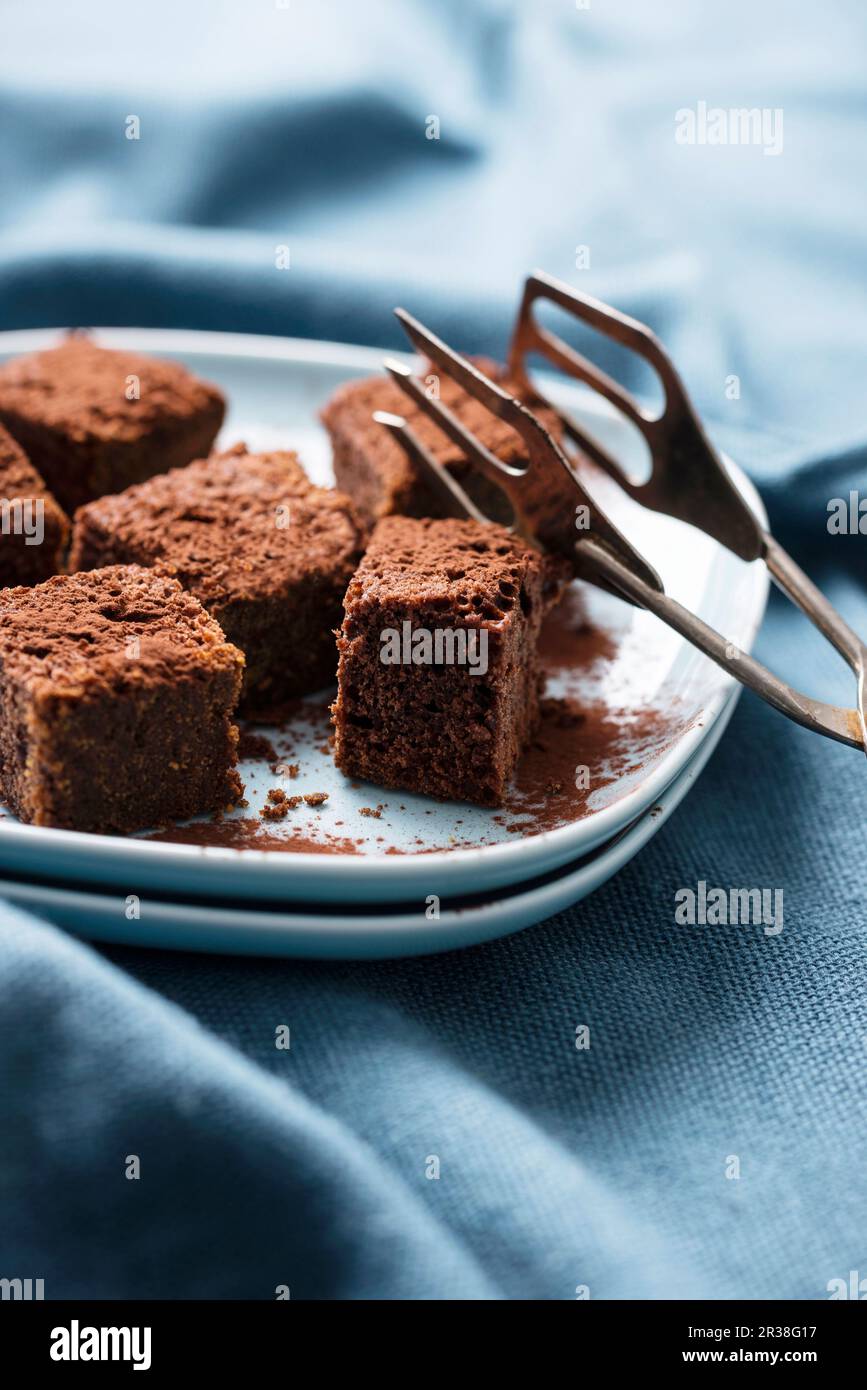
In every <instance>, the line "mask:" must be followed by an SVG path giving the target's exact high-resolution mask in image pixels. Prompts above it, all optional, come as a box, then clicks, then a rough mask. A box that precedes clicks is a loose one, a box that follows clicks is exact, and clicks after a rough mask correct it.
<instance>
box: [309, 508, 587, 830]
mask: <svg viewBox="0 0 867 1390" xmlns="http://www.w3.org/2000/svg"><path fill="white" fill-rule="evenodd" d="M564 578H565V574H564V571H563V570H561V569H560V567H559V562H550V561H548V560H547V559H545V558H543V557H542V556H541V555H540V554H539V553H538V552H537V551H535V550H532V549H530V548H529V547H528V546H527V544H526V542H524V541H522V540H520V539H519V538H517V537H516V536H514V535H513V534H511V533H510V532H508V531H506V530H504V529H503V528H501V527H499V526H484V525H481V524H480V523H478V522H475V521H448V520H430V519H421V520H420V519H416V518H411V517H396V516H395V517H385V518H384V519H383V520H382V521H380V522H379V523H378V525H377V527H376V529H375V531H374V532H373V536H372V538H371V541H370V545H369V547H368V550H367V553H366V555H365V557H364V559H363V560H362V562H361V565H360V567H359V569H358V572H357V574H356V575H355V578H354V579H353V580H352V583H351V584H350V586H349V589H348V590H347V593H346V600H345V610H346V616H345V618H344V621H343V629H342V631H341V634H340V637H339V639H338V647H339V650H340V662H339V665H338V695H337V700H336V702H335V704H334V705H333V707H332V714H333V721H334V727H335V730H336V738H335V760H336V762H337V766H338V767H339V768H341V770H342V771H343V772H345V773H346V774H347V775H349V776H350V777H362V778H365V779H367V780H368V781H371V782H376V783H378V784H379V785H380V786H383V787H396V788H403V789H405V790H407V791H416V792H426V793H428V794H429V795H431V796H437V797H442V798H445V799H447V800H460V801H473V802H478V803H479V804H481V805H483V806H496V805H498V804H500V803H501V802H502V800H503V796H504V794H505V790H506V786H507V783H508V780H509V777H510V776H511V774H512V771H513V770H514V767H515V764H516V762H517V761H518V757H519V756H520V753H521V750H522V748H523V747H524V745H525V743H526V742H527V739H528V738H529V736H530V735H531V733H532V732H533V729H534V727H535V725H536V722H537V717H538V704H539V686H540V683H541V678H540V671H539V666H538V662H537V656H536V644H537V640H538V636H539V628H540V626H541V622H542V618H543V617H544V615H545V613H546V612H547V610H548V608H549V607H550V606H551V604H552V603H553V602H554V601H555V599H556V598H557V597H558V595H559V593H560V591H561V586H562V582H563V579H564ZM438 634H439V637H438ZM462 649H463V650H464V653H465V659H464V660H463V661H462V660H461V656H460V653H461V650H462ZM474 667H475V668H476V670H475V673H474V670H473V668H474Z"/></svg>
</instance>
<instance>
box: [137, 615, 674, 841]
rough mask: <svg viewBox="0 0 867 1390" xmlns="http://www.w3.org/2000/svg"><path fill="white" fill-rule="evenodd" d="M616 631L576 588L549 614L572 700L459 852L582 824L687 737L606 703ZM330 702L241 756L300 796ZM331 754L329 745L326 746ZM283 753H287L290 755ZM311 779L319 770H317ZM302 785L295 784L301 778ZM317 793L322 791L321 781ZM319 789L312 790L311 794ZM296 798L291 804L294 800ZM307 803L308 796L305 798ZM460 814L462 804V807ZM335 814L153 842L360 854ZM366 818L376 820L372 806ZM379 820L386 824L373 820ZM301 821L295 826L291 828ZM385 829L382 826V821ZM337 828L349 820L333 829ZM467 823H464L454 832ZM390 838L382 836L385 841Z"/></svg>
mask: <svg viewBox="0 0 867 1390" xmlns="http://www.w3.org/2000/svg"><path fill="white" fill-rule="evenodd" d="M618 647H619V635H618V633H617V631H616V630H613V631H612V630H609V629H608V628H600V627H598V626H595V625H594V624H593V623H592V622H591V621H590V620H589V619H588V616H587V610H586V605H585V601H584V595H583V591H582V589H581V588H580V587H574V588H572V589H570V590H569V591H568V592H567V594H566V596H565V598H564V599H563V601H562V602H561V603H560V604H559V605H558V607H557V608H556V609H555V610H554V612H553V613H551V614H550V615H549V617H548V618H547V619H546V622H545V624H544V626H543V628H542V634H541V638H540V643H539V654H540V658H541V663H542V667H543V671H544V673H545V675H546V677H547V678H548V680H549V682H552V681H553V682H555V685H557V688H559V689H565V690H566V692H567V693H565V694H558V695H549V696H547V697H546V698H544V699H543V700H542V703H541V711H540V714H541V718H540V725H539V729H538V731H537V733H536V735H535V737H534V739H533V740H532V742H531V744H530V746H529V747H528V748H527V749H526V750H525V752H524V755H523V757H522V759H521V762H520V764H519V766H518V768H517V771H516V774H515V777H514V779H513V783H512V787H511V789H510V792H509V795H508V797H507V800H506V803H505V805H504V806H502V807H501V808H500V809H499V810H498V811H495V812H492V813H490V822H489V823H490V825H491V829H492V830H493V829H494V827H496V828H497V832H498V833H496V834H495V835H494V836H493V837H492V838H491V839H488V838H487V837H484V836H482V837H480V836H479V835H473V834H471V833H469V834H467V835H466V838H460V836H459V835H455V836H453V837H452V838H451V840H450V847H451V848H468V847H476V846H478V845H480V844H485V843H491V842H492V840H493V839H500V840H501V839H502V832H503V831H504V830H505V832H506V833H507V834H510V835H513V834H515V835H517V834H520V835H537V834H539V833H541V832H542V831H545V830H554V829H557V828H558V827H560V826H563V825H568V824H570V823H572V822H574V821H576V820H581V819H583V818H584V817H585V816H588V815H590V814H591V813H592V811H593V810H594V807H595V804H596V803H595V802H594V804H591V800H592V799H593V798H594V797H595V796H596V794H597V793H598V792H600V791H601V790H604V788H605V787H608V786H611V785H612V784H613V783H615V782H619V781H621V780H622V779H625V778H629V777H630V776H635V777H636V779H637V778H638V777H640V775H641V774H642V772H643V770H644V769H646V768H647V766H648V764H650V763H651V762H653V761H655V760H656V759H657V758H659V757H661V756H662V755H663V754H664V753H665V752H667V751H668V749H669V748H670V747H671V745H672V743H673V742H674V741H675V740H676V739H678V738H680V737H682V735H683V733H684V731H685V727H686V723H687V722H688V721H686V720H685V718H684V715H683V712H678V710H677V709H676V708H675V707H673V706H668V707H666V708H665V709H655V708H642V709H618V708H612V706H611V705H610V704H608V703H606V701H605V699H604V690H605V667H606V665H607V664H608V663H610V662H612V661H613V660H614V659H615V658H616V656H617V652H618ZM570 674H571V675H575V676H576V677H577V676H580V677H581V679H582V680H586V678H587V676H588V674H589V675H591V676H592V677H593V679H592V682H591V685H592V688H593V689H594V691H595V690H596V689H598V690H599V692H600V698H597V699H592V700H590V699H587V698H586V696H584V697H583V698H582V697H581V696H579V695H577V694H573V693H570V686H571V685H572V684H574V682H570V680H569V676H570ZM331 698H332V697H330V696H329V697H328V698H326V699H322V700H316V701H309V700H296V701H292V702H291V703H290V705H288V706H284V707H283V709H282V710H281V714H282V720H281V723H280V726H279V727H278V728H277V729H276V732H275V735H274V737H275V740H276V742H277V743H279V745H280V753H279V754H278V752H277V751H276V749H275V748H274V744H273V743H272V741H271V739H270V738H266V737H264V736H263V735H260V734H257V733H253V732H252V731H250V730H246V731H245V732H243V733H242V735H241V745H240V747H241V751H242V754H243V755H245V756H246V757H247V758H249V759H253V760H263V761H267V762H269V763H270V764H271V766H272V770H273V771H280V772H283V773H288V772H289V770H290V768H291V772H292V774H293V788H292V789H293V791H295V790H297V791H299V792H303V791H305V790H306V788H304V786H303V785H302V784H303V781H304V780H306V777H305V774H304V773H303V771H302V772H301V775H300V776H299V768H298V765H297V764H295V763H293V764H288V763H287V759H288V757H289V756H291V749H292V746H293V744H295V743H297V742H298V740H299V737H300V734H299V726H300V725H303V726H304V729H305V732H306V734H307V737H308V740H309V738H310V736H311V735H312V736H313V737H317V736H318V738H319V739H321V737H322V735H320V734H319V731H320V730H321V731H322V734H323V735H324V734H325V733H326V731H327V730H328V729H329V728H330V709H329V707H330V703H331ZM320 746H322V747H324V744H322V745H320ZM284 750H285V751H284ZM309 775H310V778H311V780H312V778H313V777H314V776H315V773H312V772H311V773H310V774H309ZM295 777H297V778H298V781H297V782H295V781H294V778H295ZM313 786H314V787H315V786H316V783H315V781H314V783H313ZM311 790H312V789H311ZM294 799H295V798H293V800H294ZM305 800H306V798H305ZM455 809H456V810H457V809H459V808H458V807H456V808H455ZM329 810H330V808H329V807H328V806H327V804H326V805H325V806H323V808H322V811H321V812H320V813H319V814H318V815H317V816H316V818H315V820H307V821H306V822H305V823H302V822H300V821H298V820H295V816H297V815H299V814H300V813H299V812H298V811H297V810H295V811H294V814H293V812H290V813H289V816H288V817H287V818H286V819H285V820H282V821H281V822H280V824H281V826H282V827H283V828H282V829H281V831H280V832H279V833H277V832H276V831H275V829H274V824H273V821H271V822H270V824H269V822H268V820H267V819H262V818H261V817H251V816H246V817H241V818H232V817H226V818H225V819H223V820H222V821H218V822H213V821H207V822H202V821H195V822H192V823H190V824H188V825H184V826H176V827H170V828H167V829H162V830H160V831H157V832H156V833H152V834H150V835H148V836H147V838H148V839H151V840H159V841H162V842H164V843H174V844H186V845H198V846H201V847H209V848H211V847H213V848H216V847H222V848H227V849H239V850H249V849H258V850H263V849H267V850H279V851H280V852H281V853H295V854H360V853H362V852H363V851H364V848H365V846H367V848H368V849H369V848H370V844H371V842H370V840H368V839H366V838H365V837H359V838H352V837H350V836H347V835H345V834H341V833H334V830H331V829H329ZM361 814H363V815H364V814H366V815H368V816H370V815H371V810H370V808H368V807H365V808H362V810H361ZM375 820H376V821H380V817H375ZM293 821H294V822H295V823H294V824H293ZM380 823H384V822H382V821H380ZM333 824H334V826H335V828H339V827H341V826H342V825H343V822H342V821H336V822H334V823H333ZM459 824H461V822H460V820H458V821H456V822H455V825H456V827H457V825H459ZM381 838H382V837H377V839H378V840H381ZM444 848H447V846H444V845H443V844H442V843H433V842H431V843H425V841H424V840H423V839H420V838H416V841H415V845H414V847H412V848H409V849H404V848H398V847H396V846H393V845H392V846H389V847H388V848H387V849H386V850H384V851H379V852H381V853H382V852H384V853H387V854H390V855H393V854H425V853H436V852H437V851H438V850H441V849H444Z"/></svg>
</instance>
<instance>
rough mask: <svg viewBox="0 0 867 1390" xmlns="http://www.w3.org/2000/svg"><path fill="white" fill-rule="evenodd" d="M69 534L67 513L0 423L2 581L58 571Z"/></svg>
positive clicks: (31, 580)
mask: <svg viewBox="0 0 867 1390" xmlns="http://www.w3.org/2000/svg"><path fill="white" fill-rule="evenodd" d="M68 536H69V519H68V517H67V515H66V513H65V512H64V511H62V510H61V508H60V507H59V506H58V505H57V503H56V502H55V500H54V498H53V497H52V496H51V493H50V492H49V491H48V489H47V488H46V486H45V483H44V482H43V480H42V478H40V476H39V474H38V473H37V472H36V469H35V468H34V467H33V465H32V464H31V462H30V460H29V459H28V458H27V456H26V454H25V453H24V451H23V450H22V449H21V448H20V447H19V445H18V444H16V442H15V440H14V439H13V438H12V436H11V435H10V434H7V432H6V430H4V429H3V426H2V425H0V586H2V585H5V584H38V583H39V581H40V580H41V579H47V578H48V577H49V575H52V574H57V572H58V570H59V569H60V567H61V564H62V562H63V551H64V549H65V547H66V542H67V539H68Z"/></svg>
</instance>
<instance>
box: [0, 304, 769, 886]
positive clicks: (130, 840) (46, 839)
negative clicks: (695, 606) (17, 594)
mask: <svg viewBox="0 0 867 1390" xmlns="http://www.w3.org/2000/svg"><path fill="white" fill-rule="evenodd" d="M67 331H68V330H66V329H62V328H37V329H12V330H6V331H3V332H0V354H5V353H8V352H22V351H33V350H35V349H38V348H39V347H44V346H45V345H46V344H48V343H52V342H55V341H57V340H58V338H62V337H63V336H64V334H65V333H66V332H67ZM89 331H91V332H92V333H93V335H94V337H95V338H96V339H97V340H98V341H104V342H106V343H107V344H109V345H112V346H118V347H121V346H123V347H129V348H133V349H134V348H136V347H138V348H139V349H140V350H143V351H157V352H159V351H163V352H176V353H181V354H183V353H187V354H190V355H199V356H212V357H214V358H219V359H221V360H223V359H225V358H226V357H233V356H241V357H246V358H249V359H256V358H260V359H261V358H263V357H265V358H267V359H269V360H272V361H285V362H300V363H304V364H305V365H310V364H321V365H323V366H326V367H332V368H334V367H347V368H349V369H351V370H355V368H356V367H357V368H358V369H359V370H362V371H363V370H369V369H370V368H371V367H373V368H374V369H376V370H378V369H379V367H380V366H381V361H382V357H383V355H384V354H386V353H387V352H388V349H386V348H378V347H370V346H363V345H357V344H351V343H335V342H331V341H326V340H323V339H305V338H290V337H280V336H277V335H266V334H241V333H222V332H218V331H215V330H210V329H206V330H198V329H183V328H180V329H179V328H166V329H162V328H136V327H131V326H124V327H114V328H112V327H92V328H91V329H90V330H89ZM390 355H392V356H404V357H405V358H406V360H408V361H410V360H412V359H411V357H410V355H408V354H399V353H398V354H395V353H391V354H390ZM582 402H583V403H584V404H586V407H587V410H588V412H589V413H591V414H597V415H599V416H600V417H609V418H610V414H611V407H610V406H608V405H607V403H606V402H604V401H602V400H601V399H600V398H599V397H598V396H597V395H596V394H595V393H593V392H591V391H586V392H582ZM726 464H727V466H728V467H729V468H730V469H731V471H732V475H733V478H734V480H735V482H736V484H737V485H738V486H739V487H740V488H741V489H742V491H743V492H744V495H745V496H746V498H747V501H748V503H749V505H750V506H751V507H752V508H753V510H754V511H755V512H756V514H757V516H758V517H759V519H760V520H761V522H762V524H763V525H766V524H767V515H766V513H765V509H764V506H763V504H762V501H761V498H760V496H759V494H758V491H757V490H756V488H755V486H754V484H753V483H752V481H751V480H750V479H749V478H748V477H747V475H746V474H745V473H744V472H743V470H742V469H740V468H739V466H738V465H737V464H736V463H734V462H733V461H732V460H731V459H728V458H726ZM756 566H757V567H756V603H755V612H754V614H753V621H752V623H751V625H750V636H749V641H748V643H746V644H744V645H745V650H747V651H750V650H751V649H752V646H753V644H754V642H755V639H756V636H757V634H758V631H759V629H760V627H761V624H762V621H763V618H764V613H765V608H766V605H767V598H768V592H769V588H770V578H769V576H768V574H767V569H766V568H765V567H764V566H763V565H760V562H756ZM740 689H741V687H740V685H739V684H738V682H737V681H736V680H735V678H734V677H733V676H731V675H729V674H728V673H727V672H724V671H720V677H719V684H718V686H717V688H716V691H715V693H714V696H713V698H712V700H711V701H710V702H709V704H708V705H707V706H706V707H705V708H704V710H703V718H702V720H701V722H700V723H698V722H697V723H694V724H693V725H692V726H691V727H690V728H689V729H687V730H686V731H685V732H684V733H683V735H681V737H680V738H679V739H678V740H677V743H676V745H675V747H674V748H673V749H672V751H671V753H670V754H668V755H665V756H663V757H661V758H660V759H659V760H658V763H657V764H656V765H654V766H653V767H652V768H651V769H650V771H649V772H648V773H647V775H646V776H645V777H644V778H643V779H642V781H641V783H640V784H639V785H638V786H637V787H635V788H633V789H632V790H631V791H628V792H626V793H625V795H624V796H623V797H621V798H619V799H618V800H617V801H616V802H614V803H612V804H610V805H608V806H605V807H602V808H600V810H598V811H596V812H594V813H593V815H592V816H590V817H585V818H583V819H582V820H579V821H571V822H568V823H567V824H566V825H562V826H557V827H555V828H554V829H550V830H542V831H538V832H536V833H534V834H533V835H527V836H522V837H520V838H519V837H514V838H513V839H512V840H510V841H500V842H497V843H495V844H490V845H481V846H471V847H455V848H450V849H437V850H430V851H426V852H425V853H424V855H423V856H422V855H414V854H406V855H385V854H375V853H373V854H366V855H350V854H340V853H339V852H335V853H329V854H328V855H323V854H321V853H320V854H316V853H305V852H303V851H294V850H288V851H287V850H280V851H269V850H258V849H246V848H245V849H234V848H231V847H228V846H201V845H185V844H173V843H167V842H165V841H159V842H153V841H148V840H146V839H140V838H135V837H133V836H119V835H104V836H103V835H90V834H87V833H86V832H83V831H75V830H61V829H58V828H55V827H48V826H30V825H21V824H17V823H14V822H10V823H9V824H2V825H0V844H2V845H3V846H4V849H3V857H4V858H6V859H8V858H9V857H11V856H13V855H14V854H15V851H16V848H17V849H19V850H22V851H23V850H25V849H27V848H28V847H29V849H30V850H32V851H38V850H39V849H41V850H43V851H44V853H45V854H46V855H47V856H51V855H52V854H62V856H63V858H64V859H76V860H77V859H79V858H81V859H83V860H86V861H87V862H88V864H89V866H90V867H92V868H94V869H96V870H98V869H99V868H100V867H104V866H108V865H111V864H114V863H116V862H117V861H118V860H119V859H121V858H122V859H123V867H124V871H125V872H127V873H130V874H135V873H136V872H138V871H139V870H140V869H141V870H142V871H147V870H154V871H159V870H160V869H161V868H162V869H163V870H164V871H165V872H167V873H169V874H172V875H174V874H177V873H182V872H183V871H184V870H187V871H188V872H190V873H191V874H196V873H198V874H199V875H200V876H202V877H204V874H203V872H202V870H203V869H204V867H205V866H206V865H207V866H209V867H212V868H215V867H216V866H217V865H219V866H220V867H221V868H225V869H229V868H230V867H232V866H234V867H237V866H238V864H239V858H238V857H239V855H242V856H243V858H244V862H245V864H249V865H250V869H251V870H252V869H253V867H254V866H255V868H256V872H257V881H258V882H259V883H260V884H262V883H263V880H264V881H266V885H267V887H268V889H269V890H272V889H276V888H284V889H286V888H288V887H289V882H288V881H289V880H290V879H292V878H296V879H300V880H302V881H305V882H316V881H318V880H319V879H320V878H321V877H322V875H323V868H324V867H326V866H327V871H328V876H329V878H333V879H334V881H335V885H336V886H335V887H334V889H333V893H334V895H335V896H334V899H329V900H339V898H340V897H341V896H342V895H345V894H346V893H347V892H351V891H352V890H353V889H355V888H359V889H361V888H363V889H365V891H367V890H369V889H370V888H372V887H373V886H374V885H375V884H376V883H378V882H380V881H381V880H382V878H383V876H384V874H385V872H387V874H388V878H389V881H390V885H391V887H392V888H394V887H398V888H399V886H400V885H401V884H402V883H404V882H405V883H407V885H409V884H412V883H413V882H414V880H416V879H417V878H418V876H419V872H420V871H419V860H420V859H423V860H424V869H425V873H426V874H427V873H430V875H431V876H433V875H436V874H438V873H445V874H448V873H449V872H454V871H456V870H459V871H461V872H464V873H468V872H470V871H471V870H472V868H473V866H475V865H478V867H479V869H480V870H481V869H482V868H483V867H484V870H485V872H486V873H487V872H489V873H491V874H492V875H495V876H496V886H498V887H499V886H505V884H506V883H508V882H516V881H520V879H521V873H520V870H519V868H518V866H519V865H520V863H521V862H522V860H524V859H525V858H527V857H530V858H532V860H533V864H534V865H535V864H536V862H537V861H538V860H543V861H544V864H545V865H546V866H547V867H549V868H550V867H554V866H555V863H554V861H556V862H557V863H563V862H567V861H568V845H569V842H570V840H571V839H572V838H573V837H574V836H575V834H576V826H581V827H583V828H584V830H585V832H587V830H588V828H589V827H590V826H592V831H590V833H589V834H588V835H587V842H586V844H585V845H584V846H582V849H581V852H582V853H584V854H590V853H593V851H594V850H595V849H596V848H598V846H599V845H600V844H604V843H605V842H606V841H608V840H610V839H611V838H612V837H613V836H614V835H615V834H617V832H618V830H620V829H622V828H623V827H624V825H627V826H628V825H630V824H632V822H633V821H634V820H635V819H636V818H637V817H638V816H640V815H641V814H642V810H641V809H638V810H636V811H635V812H634V814H632V815H630V814H629V809H628V808H629V803H630V800H631V799H632V798H635V800H640V802H641V803H642V806H645V805H646V806H650V805H652V804H653V802H655V801H657V800H658V799H659V797H660V796H661V794H662V793H663V791H664V790H665V789H666V788H667V787H668V786H669V785H670V784H671V783H672V782H673V781H674V780H675V779H676V778H677V777H679V776H680V774H681V772H682V771H683V770H684V768H685V767H686V766H687V765H688V764H689V763H690V762H691V760H692V758H693V757H694V755H695V754H696V752H697V751H698V749H699V748H700V747H701V745H702V743H703V742H704V741H705V739H706V738H707V737H708V736H709V734H710V731H711V730H712V729H713V728H714V727H715V725H716V723H717V721H718V719H719V718H720V715H721V714H722V713H723V712H724V711H725V709H726V708H727V706H728V705H729V702H730V701H731V700H732V699H733V698H737V695H738V694H739V692H740ZM558 856H559V857H558ZM28 857H29V854H28ZM507 866H509V869H508V870H507ZM504 870H507V872H509V873H511V874H512V877H511V878H509V877H506V878H503V877H502V876H501V875H502V873H503V871H504ZM538 871H539V872H544V869H543V868H542V867H540V868H539V870H538ZM67 874H68V875H70V876H72V877H73V879H74V869H73V867H71V866H69V867H67ZM222 878H223V875H222V874H221V875H220V877H219V879H218V880H217V881H215V883H214V887H213V892H214V894H215V896H222V895H223V883H222ZM338 879H339V880H340V883H339V884H337V880H338ZM203 887H204V885H203ZM197 888H198V885H197Z"/></svg>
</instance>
